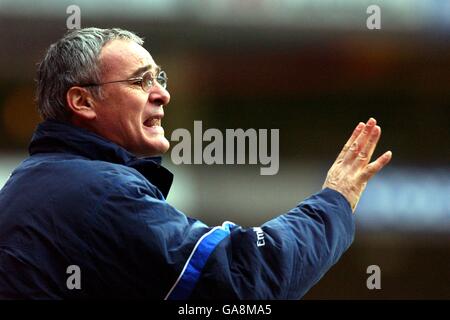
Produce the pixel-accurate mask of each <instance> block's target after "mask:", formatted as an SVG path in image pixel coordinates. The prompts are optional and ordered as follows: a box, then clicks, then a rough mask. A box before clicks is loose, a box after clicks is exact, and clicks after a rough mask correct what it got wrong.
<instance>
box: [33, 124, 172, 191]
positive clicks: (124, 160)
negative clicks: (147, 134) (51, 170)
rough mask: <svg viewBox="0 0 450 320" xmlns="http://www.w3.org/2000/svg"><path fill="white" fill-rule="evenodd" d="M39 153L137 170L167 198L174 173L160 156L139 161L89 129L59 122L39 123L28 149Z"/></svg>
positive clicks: (139, 159)
mask: <svg viewBox="0 0 450 320" xmlns="http://www.w3.org/2000/svg"><path fill="white" fill-rule="evenodd" d="M28 150H29V153H30V155H33V154H36V153H70V154H76V155H80V156H82V157H85V158H88V159H92V160H101V161H107V162H112V163H117V164H122V165H125V166H127V167H131V168H134V169H136V170H138V171H139V172H140V173H141V174H142V175H143V176H144V177H146V178H147V179H148V180H149V181H150V182H151V183H152V184H154V185H155V186H156V187H157V188H158V189H159V190H160V191H161V192H162V194H163V195H164V197H165V198H166V197H167V194H168V193H169V189H170V186H171V185H172V181H173V174H172V173H171V172H170V171H169V170H167V169H166V168H164V167H163V166H161V160H162V158H161V157H148V158H138V157H136V156H135V155H133V154H132V153H130V152H128V151H127V150H125V149H124V148H122V147H120V146H119V145H117V144H115V143H113V142H111V141H109V140H107V139H105V138H103V137H101V136H99V135H97V134H95V133H93V132H91V131H88V130H86V129H83V128H80V127H76V126H74V125H71V124H69V123H65V122H59V121H56V120H46V121H44V122H42V123H40V124H39V125H38V127H37V129H36V131H35V132H34V134H33V137H32V138H31V143H30V145H29V147H28Z"/></svg>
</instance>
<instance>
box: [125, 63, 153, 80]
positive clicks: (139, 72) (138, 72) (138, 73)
mask: <svg viewBox="0 0 450 320" xmlns="http://www.w3.org/2000/svg"><path fill="white" fill-rule="evenodd" d="M154 69H156V71H157V72H159V71H160V70H161V66H158V65H156V67H155V66H154V65H151V64H148V65H146V66H143V67H140V68H139V69H137V70H136V71H134V72H133V73H132V74H131V75H130V76H129V78H135V77H139V76H142V74H143V73H144V72H146V71H149V70H154Z"/></svg>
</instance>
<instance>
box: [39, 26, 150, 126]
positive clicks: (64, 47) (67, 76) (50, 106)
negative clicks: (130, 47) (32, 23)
mask: <svg viewBox="0 0 450 320" xmlns="http://www.w3.org/2000/svg"><path fill="white" fill-rule="evenodd" d="M116 39H121V40H122V39H125V40H130V41H134V42H136V43H137V44H139V45H142V44H143V43H144V40H143V39H142V38H141V37H139V36H137V35H136V34H134V33H133V32H130V31H127V30H122V29H119V28H113V29H99V28H84V29H78V30H73V31H69V32H68V33H66V34H65V35H64V36H63V37H62V38H61V39H60V40H59V41H57V42H56V43H53V44H52V45H50V47H49V48H48V50H47V52H46V54H45V56H44V59H43V60H42V61H41V62H40V63H39V65H38V70H37V89H36V101H37V108H38V111H39V114H40V116H41V117H42V118H43V119H44V120H45V119H55V120H60V121H69V120H70V117H71V112H70V110H69V108H68V107H67V103H66V93H67V91H68V90H69V89H70V88H71V87H72V86H75V85H80V84H83V83H99V82H100V64H99V61H98V57H99V55H100V52H101V50H102V48H103V46H105V44H107V43H108V42H109V41H111V40H116ZM91 90H92V93H93V94H94V95H95V96H96V97H100V96H101V91H100V87H92V89H91Z"/></svg>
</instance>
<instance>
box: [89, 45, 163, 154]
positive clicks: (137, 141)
mask: <svg viewBox="0 0 450 320" xmlns="http://www.w3.org/2000/svg"><path fill="white" fill-rule="evenodd" d="M99 61H100V68H101V82H102V83H104V82H109V81H116V80H125V79H130V78H135V77H140V76H142V74H143V73H144V72H145V71H148V70H151V71H152V73H153V75H154V76H156V73H157V65H156V63H155V61H153V58H152V57H151V56H150V54H149V52H148V51H147V50H145V49H144V48H143V47H141V46H140V45H138V44H137V43H135V42H132V41H127V40H113V41H111V42H109V43H107V44H106V45H105V46H104V47H103V49H102V51H101V53H100V57H99ZM102 92H103V99H96V100H95V111H96V118H95V120H94V121H93V123H92V129H93V130H94V131H95V132H96V133H97V134H99V135H101V136H103V137H105V138H107V139H109V140H111V141H113V142H115V143H116V144H118V145H120V146H122V147H123V148H125V149H126V150H128V151H129V152H131V153H133V154H135V155H137V156H155V155H160V154H163V153H165V152H166V151H167V150H168V149H169V141H168V140H167V139H166V138H165V137H164V130H163V128H162V127H161V119H162V117H163V116H164V110H163V106H164V105H167V104H168V103H169V101H170V95H169V92H167V90H165V89H164V88H163V87H162V86H161V85H159V84H158V83H157V82H156V80H154V85H153V86H152V87H151V89H150V92H145V91H144V90H143V89H142V87H141V85H140V83H137V84H136V83H135V82H131V81H130V82H120V83H111V84H105V85H103V86H102Z"/></svg>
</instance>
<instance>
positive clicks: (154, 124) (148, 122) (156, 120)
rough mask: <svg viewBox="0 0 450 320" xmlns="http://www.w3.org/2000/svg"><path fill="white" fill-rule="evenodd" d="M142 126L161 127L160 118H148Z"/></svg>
mask: <svg viewBox="0 0 450 320" xmlns="http://www.w3.org/2000/svg"><path fill="white" fill-rule="evenodd" d="M144 126H146V127H150V128H151V127H161V119H160V118H149V119H147V120H145V121H144Z"/></svg>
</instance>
